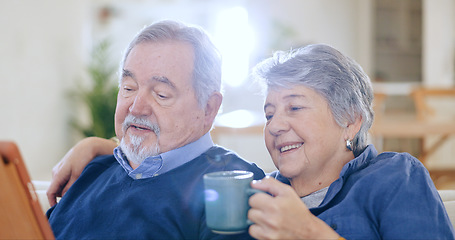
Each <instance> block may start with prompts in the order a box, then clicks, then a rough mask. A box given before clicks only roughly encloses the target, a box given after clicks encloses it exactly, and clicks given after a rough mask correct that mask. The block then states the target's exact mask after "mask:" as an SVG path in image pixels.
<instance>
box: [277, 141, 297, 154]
mask: <svg viewBox="0 0 455 240" xmlns="http://www.w3.org/2000/svg"><path fill="white" fill-rule="evenodd" d="M302 145H303V143H292V144H282V145H280V146H278V147H277V149H278V150H280V153H284V152H288V151H291V150H294V149H298V148H300V147H301V146H302Z"/></svg>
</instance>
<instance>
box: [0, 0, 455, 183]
mask: <svg viewBox="0 0 455 240" xmlns="http://www.w3.org/2000/svg"><path fill="white" fill-rule="evenodd" d="M454 16H455V0H399V1H396V0H342V1H340V0H279V1H277V0H233V1H223V0H134V1H131V0H129V1H127V0H92V1H88V0H77V1H76V0H68V1H59V0H3V1H1V2H0V29H1V33H0V34H1V40H0V83H1V85H0V86H1V87H0V113H1V118H0V139H3V140H13V141H15V142H16V143H18V145H19V147H20V149H21V151H22V153H23V157H24V159H25V161H26V164H27V166H28V169H29V172H30V173H31V176H32V179H33V180H49V179H50V178H51V169H52V167H53V166H54V165H55V164H56V163H57V162H58V161H59V160H60V159H61V157H63V155H64V154H65V153H66V151H68V150H69V148H70V147H71V146H72V145H74V144H75V143H76V142H77V141H78V140H79V139H81V138H82V137H83V135H82V134H80V133H79V132H78V131H76V130H75V129H74V128H73V127H72V125H71V124H70V121H74V120H75V119H76V120H78V121H80V122H82V123H87V122H88V121H89V120H88V119H89V117H88V112H87V108H86V107H84V106H83V105H81V104H78V103H75V102H74V99H73V98H71V97H70V93H69V92H70V91H71V90H74V89H76V88H77V87H78V86H81V85H82V86H91V84H93V83H92V81H91V79H90V75H89V74H88V73H87V66H88V65H89V64H90V62H91V60H92V59H91V58H92V55H91V53H92V52H93V49H94V48H95V46H97V44H99V43H100V42H102V41H104V40H108V41H109V42H110V45H109V50H108V51H107V52H108V56H107V58H106V59H105V61H106V64H107V65H113V66H115V67H116V66H117V65H118V62H119V61H120V58H121V56H122V51H123V49H124V48H125V47H126V45H127V44H128V43H129V41H130V40H131V39H132V37H133V36H134V35H135V34H136V33H137V32H138V31H139V30H140V29H141V28H142V27H143V26H145V25H148V24H150V23H152V22H153V21H156V20H160V19H165V18H168V19H176V20H182V21H185V22H189V23H194V24H198V25H200V26H202V27H204V28H205V29H206V30H207V31H208V32H209V33H210V34H211V35H212V36H213V38H214V40H215V42H216V44H217V45H218V47H219V48H220V49H221V51H222V52H223V54H224V62H225V66H224V67H225V68H224V69H223V71H224V73H223V74H224V79H223V81H224V91H225V92H224V96H225V98H224V103H223V106H222V112H221V113H220V114H228V113H232V112H235V111H236V110H239V109H243V110H246V111H247V112H248V113H249V114H250V117H251V123H250V124H252V125H260V124H262V122H263V114H262V97H261V96H260V94H259V88H258V87H257V86H256V85H254V84H253V83H251V82H250V81H248V80H247V74H248V70H249V69H250V68H251V67H252V66H254V64H256V63H257V62H258V61H260V60H262V59H264V58H265V57H269V56H270V55H271V54H272V52H273V51H276V50H288V49H290V48H296V47H299V46H303V45H306V44H310V43H327V44H330V45H332V46H334V47H335V48H337V49H339V50H340V51H342V52H344V53H346V54H347V55H349V56H351V57H352V58H354V59H356V60H357V61H358V62H359V63H360V64H361V65H362V66H363V68H364V69H365V70H366V72H367V73H368V74H369V75H370V77H371V78H372V80H374V81H375V82H376V83H380V84H383V83H386V84H392V85H391V86H392V88H394V86H404V87H405V88H406V87H407V86H409V84H411V85H422V86H438V87H441V86H442V87H452V86H453V85H454V65H455V64H454V58H455V57H454V56H455V54H454V53H455V17H454ZM231 59H234V60H231ZM242 80H245V81H242ZM110 81H111V83H112V84H116V83H115V81H116V79H113V80H110ZM394 83H398V84H399V83H402V85H393V84H394ZM403 83H404V85H403ZM381 86H382V85H381ZM387 86H388V85H387ZM114 101H115V100H114ZM400 102H404V103H403V104H402V105H403V106H402V107H403V108H406V107H408V105H407V104H406V103H405V102H406V101H404V100H403V101H400ZM392 105H393V104H392ZM451 106H452V105H449V108H450V107H451ZM239 118H240V119H244V118H243V117H237V119H239ZM112 121H113V119H112ZM240 123H241V124H242V121H241V122H240ZM243 123H245V121H243ZM220 124H223V123H220ZM229 124H233V122H228V125H229ZM216 141H217V143H220V144H222V145H225V146H227V147H230V148H232V149H234V150H236V151H237V152H239V154H240V155H242V156H244V157H246V158H247V159H249V160H250V161H255V162H258V163H259V164H260V165H261V166H262V167H264V169H265V170H266V171H271V170H273V169H274V167H273V164H271V161H270V159H269V157H268V154H267V152H266V149H265V146H264V144H263V140H262V136H261V135H260V134H256V135H254V134H253V135H251V136H245V137H242V139H239V138H238V137H232V136H224V137H223V136H220V137H217V139H216ZM449 149H453V147H449ZM448 151H450V150H448ZM446 154H447V153H446ZM449 154H450V152H449ZM452 156H453V155H452ZM452 160H453V159H452Z"/></svg>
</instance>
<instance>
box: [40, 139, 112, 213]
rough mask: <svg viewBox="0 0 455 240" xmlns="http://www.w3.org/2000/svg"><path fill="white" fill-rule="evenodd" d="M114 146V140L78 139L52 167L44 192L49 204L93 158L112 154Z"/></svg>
mask: <svg viewBox="0 0 455 240" xmlns="http://www.w3.org/2000/svg"><path fill="white" fill-rule="evenodd" d="M115 147H117V143H116V142H114V141H112V140H109V139H104V138H98V137H88V138H85V139H82V140H81V141H79V142H78V143H77V144H76V145H75V146H74V147H73V148H71V149H70V150H69V151H68V152H67V153H66V154H65V156H64V157H63V158H62V160H60V162H59V163H58V164H57V165H55V166H54V168H53V169H52V181H51V184H50V186H49V188H48V189H47V192H46V194H47V199H48V201H49V204H50V205H51V206H53V205H55V204H56V203H57V197H62V196H63V195H64V194H65V193H66V191H67V190H68V189H69V188H70V187H71V185H72V184H73V183H74V181H76V179H77V178H78V177H79V176H80V175H81V173H82V170H84V168H85V166H87V164H88V163H89V162H90V161H92V159H93V158H95V157H96V156H99V155H105V154H112V151H113V150H114V148H115Z"/></svg>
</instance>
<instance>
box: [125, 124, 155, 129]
mask: <svg viewBox="0 0 455 240" xmlns="http://www.w3.org/2000/svg"><path fill="white" fill-rule="evenodd" d="M130 127H132V128H134V129H137V130H148V131H151V129H150V128H149V127H147V126H143V125H136V124H131V125H129V126H128V128H130Z"/></svg>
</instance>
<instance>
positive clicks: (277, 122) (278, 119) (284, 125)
mask: <svg viewBox="0 0 455 240" xmlns="http://www.w3.org/2000/svg"><path fill="white" fill-rule="evenodd" d="M289 128H290V125H289V122H288V121H287V120H286V118H284V117H282V116H280V115H277V114H275V115H274V116H273V118H272V119H270V120H269V123H268V124H267V125H266V131H269V133H270V134H271V135H273V136H278V135H280V134H283V133H285V132H287V131H289Z"/></svg>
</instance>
